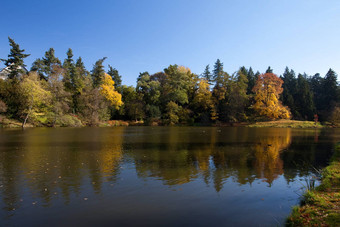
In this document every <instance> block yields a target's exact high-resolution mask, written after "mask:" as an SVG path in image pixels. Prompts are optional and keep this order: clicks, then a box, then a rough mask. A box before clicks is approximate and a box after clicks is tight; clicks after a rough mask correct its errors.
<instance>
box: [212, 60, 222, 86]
mask: <svg viewBox="0 0 340 227" xmlns="http://www.w3.org/2000/svg"><path fill="white" fill-rule="evenodd" d="M223 73H224V72H223V63H222V62H221V61H220V59H217V60H216V62H215V64H214V70H213V78H214V81H215V82H216V85H217V86H219V84H221V83H222V81H223Z"/></svg>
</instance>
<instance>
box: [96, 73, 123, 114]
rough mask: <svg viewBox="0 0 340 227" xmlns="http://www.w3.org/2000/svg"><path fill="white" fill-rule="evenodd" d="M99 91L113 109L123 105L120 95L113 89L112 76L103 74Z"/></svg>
mask: <svg viewBox="0 0 340 227" xmlns="http://www.w3.org/2000/svg"><path fill="white" fill-rule="evenodd" d="M100 93H101V94H102V95H103V97H104V98H105V99H106V100H107V101H109V103H110V106H112V107H114V108H115V109H119V107H120V106H122V105H123V102H122V95H121V94H119V93H118V92H117V91H116V90H115V87H114V81H113V80H112V77H111V76H110V75H108V74H106V73H105V74H104V78H103V81H102V84H101V85H100Z"/></svg>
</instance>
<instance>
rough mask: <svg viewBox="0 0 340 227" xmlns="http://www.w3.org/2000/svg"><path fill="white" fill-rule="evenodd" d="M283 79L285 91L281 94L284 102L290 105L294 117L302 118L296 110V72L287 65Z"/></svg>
mask: <svg viewBox="0 0 340 227" xmlns="http://www.w3.org/2000/svg"><path fill="white" fill-rule="evenodd" d="M281 79H282V80H283V85H282V88H283V92H282V96H281V100H282V104H283V105H285V106H288V107H289V109H290V112H291V113H292V115H293V118H296V119H300V118H301V114H300V113H299V112H298V111H297V110H296V105H295V98H296V96H297V91H298V90H297V79H296V77H295V72H294V71H293V70H289V68H288V67H286V69H285V71H284V73H283V75H282V76H281Z"/></svg>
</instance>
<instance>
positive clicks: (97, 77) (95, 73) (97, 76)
mask: <svg viewBox="0 0 340 227" xmlns="http://www.w3.org/2000/svg"><path fill="white" fill-rule="evenodd" d="M105 59H106V57H104V58H102V59H99V60H98V61H96V63H95V64H94V66H93V69H92V71H91V76H92V80H93V86H94V87H98V86H99V85H100V84H101V83H102V80H103V78H104V74H105V70H104V65H103V62H104V61H105Z"/></svg>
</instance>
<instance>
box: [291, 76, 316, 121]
mask: <svg viewBox="0 0 340 227" xmlns="http://www.w3.org/2000/svg"><path fill="white" fill-rule="evenodd" d="M295 103H296V104H295V105H294V108H296V111H297V112H298V113H299V116H300V118H301V119H302V120H310V121H311V120H313V119H314V114H315V107H314V101H313V93H312V91H311V89H310V87H309V84H308V80H307V75H305V74H304V75H301V74H299V76H298V79H297V92H296V97H295ZM295 106H296V107H295Z"/></svg>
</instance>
